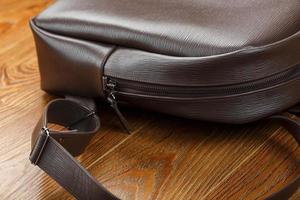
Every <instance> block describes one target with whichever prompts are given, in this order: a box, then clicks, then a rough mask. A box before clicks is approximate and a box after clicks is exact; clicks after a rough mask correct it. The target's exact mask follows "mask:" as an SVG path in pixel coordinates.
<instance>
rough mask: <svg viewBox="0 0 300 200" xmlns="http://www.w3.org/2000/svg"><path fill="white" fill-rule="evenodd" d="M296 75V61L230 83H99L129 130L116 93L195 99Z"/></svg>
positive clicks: (105, 78)
mask: <svg viewBox="0 0 300 200" xmlns="http://www.w3.org/2000/svg"><path fill="white" fill-rule="evenodd" d="M298 78H300V64H298V65H296V66H295V67H292V68H289V69H288V70H285V71H284V72H280V73H277V74H275V75H271V76H269V77H266V78H263V79H259V80H255V81H249V82H245V83H240V84H232V85H219V86H175V85H173V86H171V85H160V84H150V83H144V82H138V81H131V80H125V79H121V78H114V77H110V76H103V87H104V91H105V94H106V100H107V101H108V103H109V104H110V106H111V107H112V108H113V110H114V111H115V113H116V114H117V116H118V118H119V120H120V122H121V124H122V125H123V127H124V129H125V130H126V131H127V132H128V133H130V132H131V131H130V127H129V123H128V121H127V120H126V118H125V117H124V116H123V114H122V113H121V112H120V110H119V107H118V101H117V98H116V96H117V95H124V96H126V95H136V96H143V97H149V98H156V99H157V98H172V99H177V100H184V99H186V100H196V99H197V98H208V97H220V96H227V95H236V94H243V93H247V92H252V91H257V90H261V89H266V88H269V87H273V86H276V85H278V84H281V83H285V82H287V81H291V80H293V79H298Z"/></svg>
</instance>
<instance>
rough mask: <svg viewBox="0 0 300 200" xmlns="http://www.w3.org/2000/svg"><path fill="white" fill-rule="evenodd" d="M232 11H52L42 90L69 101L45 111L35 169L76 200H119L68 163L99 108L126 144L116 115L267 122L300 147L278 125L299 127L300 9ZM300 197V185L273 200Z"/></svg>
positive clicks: (63, 5) (161, 6)
mask: <svg viewBox="0 0 300 200" xmlns="http://www.w3.org/2000/svg"><path fill="white" fill-rule="evenodd" d="M232 3H234V6H233V5H232ZM232 3H230V2H229V1H218V0H212V1H209V2H208V1H204V0H198V1H179V0H172V1H167V0H166V1H159V0H151V1H148V0H141V1H137V2H134V1H129V0H124V1H118V0H111V1H105V0H89V1H86V0H85V1H83V0H72V1H57V2H56V3H54V4H53V5H52V6H50V7H49V8H48V9H46V10H45V11H44V12H42V13H41V14H40V15H38V16H37V17H35V18H34V19H32V20H31V22H30V26H31V28H32V31H33V35H34V38H35V42H36V49H37V55H38V61H39V68H40V75H41V88H42V89H43V90H44V91H46V92H47V93H50V94H55V95H58V96H66V98H65V99H56V100H53V101H51V102H50V103H49V104H48V106H47V107H46V108H45V112H44V114H43V116H42V118H41V120H40V121H39V122H38V124H37V126H36V128H35V130H34V132H33V135H32V152H31V154H30V160H31V162H32V163H33V164H35V165H37V166H39V167H40V168H41V169H42V170H43V171H45V172H46V173H47V174H48V175H50V176H51V177H52V178H53V179H54V180H56V181H57V182H58V183H59V184H60V185H61V186H62V187H64V188H65V189H66V190H67V191H68V192H70V193H71V194H72V195H73V196H74V197H76V198H77V199H118V198H117V197H116V196H114V195H113V194H112V193H110V192H109V191H108V190H106V189H105V188H104V187H103V186H102V185H101V184H100V183H98V182H97V180H96V179H95V178H93V177H92V176H91V175H90V174H89V173H88V172H87V171H86V170H85V169H84V168H83V167H82V166H81V165H80V164H79V162H78V161H76V160H75V159H74V158H73V156H77V155H79V154H81V153H82V152H83V151H84V148H85V147H86V146H87V144H88V143H89V141H90V139H91V138H92V136H93V135H94V134H95V133H96V132H97V131H98V130H99V128H100V119H99V117H98V115H97V109H96V104H95V101H94V100H95V99H96V100H97V102H100V101H102V100H105V101H107V102H108V103H109V104H110V106H111V107H112V109H113V110H114V112H115V113H116V114H117V116H118V117H119V119H120V122H121V124H122V125H123V127H124V129H125V130H126V131H127V132H129V133H130V131H131V130H130V125H129V124H128V122H127V120H126V118H125V117H124V115H123V114H122V112H121V111H120V109H119V106H120V105H129V106H134V107H138V108H141V109H147V110H151V111H156V112H161V113H165V114H169V115H175V116H179V117H183V118H189V119H196V120H202V121H211V122H218V123H228V124H246V123H250V122H254V121H258V120H265V119H266V120H272V121H276V122H278V123H280V124H281V125H282V126H284V127H285V128H286V129H288V130H289V132H291V134H292V135H293V136H294V138H295V139H296V141H297V142H298V143H299V142H300V124H299V122H297V121H296V120H295V119H292V118H290V117H289V116H287V115H284V114H281V113H283V112H290V113H292V114H295V115H300V106H299V105H297V104H298V103H299V102H300V93H299V89H300V31H299V25H300V24H299V23H300V14H299V13H300V5H299V0H290V1H288V2H284V1H280V0H268V1H263V2H261V1H250V0H246V1H234V2H232ZM99 99H100V100H99ZM48 123H55V124H59V125H62V126H64V127H66V128H67V131H53V130H50V129H49V128H48V127H47V124H48ZM75 180H76V184H74V181H75ZM299 186H300V176H299V177H297V178H296V179H295V180H294V181H292V182H291V184H289V185H287V186H286V187H284V188H283V189H281V190H280V191H278V192H277V193H275V194H273V195H272V196H270V197H268V198H267V199H272V200H275V199H288V198H289V197H290V196H291V195H292V194H293V193H294V192H295V191H296V189H297V188H298V187H299Z"/></svg>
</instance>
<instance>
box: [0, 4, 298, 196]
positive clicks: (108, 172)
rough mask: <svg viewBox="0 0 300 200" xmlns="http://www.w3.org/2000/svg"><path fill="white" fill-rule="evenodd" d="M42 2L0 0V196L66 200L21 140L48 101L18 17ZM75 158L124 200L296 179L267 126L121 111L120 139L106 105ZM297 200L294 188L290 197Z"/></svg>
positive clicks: (281, 142) (282, 142) (238, 192)
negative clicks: (128, 129) (126, 126)
mask: <svg viewBox="0 0 300 200" xmlns="http://www.w3.org/2000/svg"><path fill="white" fill-rule="evenodd" d="M50 3H51V1H50V0H22V1H20V0H1V1H0V147H1V148H0V199H26V200H27V199H28V200H29V199H30V200H31V199H70V198H71V197H70V195H68V194H67V193H66V192H65V191H64V190H63V189H62V188H61V187H60V186H58V185H57V184H56V183H55V182H54V181H53V180H51V179H50V178H49V177H48V176H47V175H45V174H44V173H43V172H42V171H41V170H39V169H38V168H37V167H34V166H32V165H31V164H30V162H29V161H28V155H29V152H30V135H31V131H32V129H33V127H34V125H35V123H36V122H37V120H38V118H39V117H40V114H41V112H42V110H43V107H44V106H45V104H46V103H47V102H48V101H49V100H50V99H52V98H54V97H53V96H49V95H47V94H45V93H44V92H43V91H41V90H40V88H39V73H38V65H37V58H36V53H35V47H34V42H33V38H32V35H31V32H30V29H29V27H28V20H29V19H30V18H31V17H33V16H35V15H36V14H37V13H38V12H40V11H41V10H42V9H44V8H45V7H46V6H47V5H49V4H50ZM101 110H102V112H101V117H102V125H103V126H102V128H101V131H99V133H98V134H97V136H96V137H95V138H94V139H93V140H92V142H91V144H90V145H89V146H88V148H87V151H86V152H85V153H84V154H83V155H82V156H80V157H79V158H78V159H79V160H80V161H81V162H82V163H83V165H84V166H85V167H87V168H88V170H89V171H90V172H91V173H92V174H93V175H94V176H95V177H96V178H97V179H98V180H99V181H101V182H102V183H103V184H104V185H105V186H106V187H107V188H108V189H109V190H111V191H112V192H113V193H114V194H116V195H117V196H119V197H121V198H124V199H170V200H173V199H205V200H208V199H218V200H219V199H234V200H235V199H261V198H263V197H265V196H266V195H268V194H270V193H272V192H274V191H277V190H278V189H279V188H281V187H282V186H283V185H284V184H286V183H288V182H289V181H290V180H292V179H293V178H294V177H296V175H297V174H298V173H300V167H299V153H300V151H299V148H297V145H296V143H295V142H294V141H293V139H292V138H291V136H290V135H289V134H288V133H287V132H286V131H285V130H283V129H282V128H280V127H279V126H277V125H274V124H270V123H267V122H260V123H256V124H251V125H247V126H229V125H217V124H210V123H204V122H197V121H190V120H184V119H179V118H175V117H170V116H165V115H160V114H156V113H147V112H143V111H140V110H133V111H129V109H122V110H123V112H124V114H125V115H126V116H127V117H128V119H129V122H130V124H131V125H132V126H133V127H134V130H135V131H134V133H133V134H131V135H127V134H125V133H124V132H123V131H122V129H121V128H120V125H119V122H118V120H117V118H116V116H115V115H114V114H113V112H111V111H110V109H109V108H106V107H103V108H101ZM293 199H294V200H296V199H300V192H298V194H296V195H295V196H294V197H293Z"/></svg>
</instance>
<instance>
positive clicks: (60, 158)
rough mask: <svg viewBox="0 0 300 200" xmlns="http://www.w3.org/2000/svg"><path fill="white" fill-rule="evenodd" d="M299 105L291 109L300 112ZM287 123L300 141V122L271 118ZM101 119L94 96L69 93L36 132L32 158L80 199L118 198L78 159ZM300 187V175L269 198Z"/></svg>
mask: <svg viewBox="0 0 300 200" xmlns="http://www.w3.org/2000/svg"><path fill="white" fill-rule="evenodd" d="M299 110H300V109H299V107H296V108H293V109H291V113H293V114H296V115H299V114H300V112H299ZM269 119H270V120H273V121H276V122H278V123H280V124H281V125H282V126H284V127H285V128H286V129H287V130H288V131H289V132H290V133H291V134H292V135H293V137H294V138H295V140H296V141H297V142H298V144H300V123H299V122H297V121H295V120H293V119H291V118H289V117H287V116H284V115H276V116H272V117H270V118H269ZM48 123H55V124H59V125H62V126H64V127H66V128H67V129H68V130H67V131H52V130H49V129H48V127H47V125H48ZM99 128H100V121H99V118H98V116H97V115H96V114H95V104H94V102H93V101H92V100H89V99H83V98H74V97H68V98H67V99H57V100H54V101H51V102H50V103H49V104H48V105H47V107H46V109H45V112H44V114H43V116H42V118H41V119H40V120H39V122H38V124H37V126H36V127H35V129H34V131H33V134H32V147H31V149H32V151H31V154H30V161H31V162H32V163H33V164H35V165H37V166H39V167H40V168H41V169H42V170H43V171H45V172H46V173H47V174H48V175H49V176H50V177H52V178H53V179H54V180H55V181H56V182H58V183H59V184H60V185H61V186H62V187H63V188H65V189H66V190H67V191H68V192H69V193H71V194H72V195H73V196H74V197H75V198H76V199H79V200H86V199H88V200H97V199H101V200H116V199H118V198H117V197H116V196H114V195H113V194H111V193H110V192H109V191H108V190H106V189H105V188H104V187H103V186H102V185H101V184H100V183H98V181H97V180H96V179H95V178H94V177H93V176H91V175H90V174H89V172H88V171H86V169H84V167H82V166H81V165H80V163H79V162H78V161H77V160H76V159H74V157H73V156H77V155H79V154H80V153H82V152H83V151H84V149H85V147H86V146H87V144H88V143H89V141H90V139H91V137H92V136H93V135H94V134H95V133H96V132H97V131H98V130H99ZM299 187H300V176H298V177H297V178H296V179H295V180H294V181H292V182H291V183H290V184H288V185H287V186H286V187H284V188H283V189H281V190H280V191H278V192H276V193H274V194H273V195H271V196H269V197H268V198H266V199H267V200H284V199H288V198H290V197H291V196H292V195H293V194H294V193H295V192H296V190H297V189H298V188H299Z"/></svg>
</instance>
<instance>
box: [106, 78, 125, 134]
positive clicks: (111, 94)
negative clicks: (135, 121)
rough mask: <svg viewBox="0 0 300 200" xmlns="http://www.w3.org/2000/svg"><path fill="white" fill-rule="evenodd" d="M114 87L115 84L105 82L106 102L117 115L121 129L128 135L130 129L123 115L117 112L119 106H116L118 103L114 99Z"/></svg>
mask: <svg viewBox="0 0 300 200" xmlns="http://www.w3.org/2000/svg"><path fill="white" fill-rule="evenodd" d="M115 87H116V83H115V82H112V81H108V80H106V90H107V91H108V95H107V98H106V100H107V101H108V103H109V104H110V106H111V107H112V108H113V109H114V111H115V113H116V114H117V116H118V118H119V120H120V122H121V124H122V126H123V128H124V129H125V130H126V132H127V133H128V134H130V133H131V129H130V126H129V123H128V121H127V120H126V118H125V117H124V115H123V114H122V113H121V111H120V110H119V106H118V103H117V101H116V97H115V92H116V91H115V90H114V89H115Z"/></svg>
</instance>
